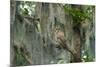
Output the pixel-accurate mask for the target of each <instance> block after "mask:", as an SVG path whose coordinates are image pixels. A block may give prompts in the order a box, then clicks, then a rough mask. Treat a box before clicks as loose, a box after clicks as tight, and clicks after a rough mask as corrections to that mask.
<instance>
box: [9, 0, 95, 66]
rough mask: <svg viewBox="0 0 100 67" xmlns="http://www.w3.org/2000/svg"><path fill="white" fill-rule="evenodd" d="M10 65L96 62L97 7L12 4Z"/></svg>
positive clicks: (35, 3) (32, 3)
mask: <svg viewBox="0 0 100 67" xmlns="http://www.w3.org/2000/svg"><path fill="white" fill-rule="evenodd" d="M10 7H11V13H10V15H11V22H10V27H11V65H17V66H19V65H21V66H23V65H41V64H61V63H75V62H92V61H95V6H94V5H75V4H61V3H42V2H33V1H13V0H11V6H10Z"/></svg>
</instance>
